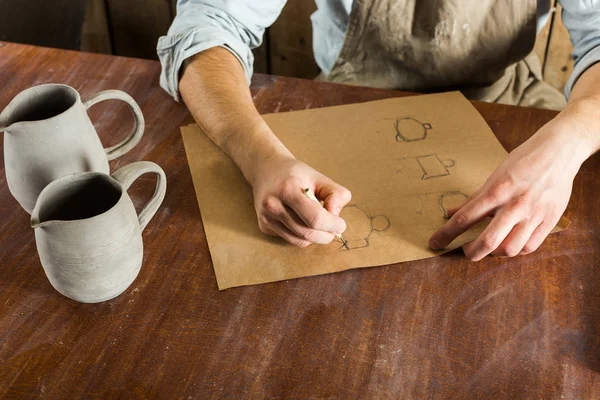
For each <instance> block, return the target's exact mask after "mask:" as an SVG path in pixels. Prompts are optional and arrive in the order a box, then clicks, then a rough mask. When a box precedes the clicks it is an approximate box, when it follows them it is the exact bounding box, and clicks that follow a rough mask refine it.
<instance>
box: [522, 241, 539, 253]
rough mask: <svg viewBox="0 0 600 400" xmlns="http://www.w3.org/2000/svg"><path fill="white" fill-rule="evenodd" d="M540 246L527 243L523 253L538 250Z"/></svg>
mask: <svg viewBox="0 0 600 400" xmlns="http://www.w3.org/2000/svg"><path fill="white" fill-rule="evenodd" d="M538 247H539V246H537V245H535V244H529V243H527V244H526V245H525V247H523V251H522V253H523V254H529V253H533V252H534V251H536V250H537V249H538Z"/></svg>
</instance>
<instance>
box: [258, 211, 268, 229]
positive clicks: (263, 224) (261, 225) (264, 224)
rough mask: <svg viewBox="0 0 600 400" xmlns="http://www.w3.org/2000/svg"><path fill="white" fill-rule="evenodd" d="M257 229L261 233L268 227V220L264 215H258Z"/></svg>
mask: <svg viewBox="0 0 600 400" xmlns="http://www.w3.org/2000/svg"><path fill="white" fill-rule="evenodd" d="M258 227H259V228H260V230H261V231H263V232H264V231H265V230H266V229H268V227H269V219H268V218H267V217H266V216H265V215H260V216H259V217H258Z"/></svg>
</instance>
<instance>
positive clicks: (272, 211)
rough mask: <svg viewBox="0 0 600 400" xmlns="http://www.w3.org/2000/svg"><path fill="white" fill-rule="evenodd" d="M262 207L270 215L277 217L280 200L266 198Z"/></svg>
mask: <svg viewBox="0 0 600 400" xmlns="http://www.w3.org/2000/svg"><path fill="white" fill-rule="evenodd" d="M262 206H263V209H264V210H265V212H266V213H267V214H269V215H277V214H278V213H279V200H278V199H277V198H275V197H271V196H269V197H266V198H265V199H264V200H263V202H262Z"/></svg>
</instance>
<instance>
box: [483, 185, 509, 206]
mask: <svg viewBox="0 0 600 400" xmlns="http://www.w3.org/2000/svg"><path fill="white" fill-rule="evenodd" d="M510 187H511V184H510V182H507V181H502V182H499V183H496V184H495V185H493V186H492V187H490V189H489V190H488V193H487V196H486V197H487V199H488V200H489V201H490V202H492V203H500V202H502V201H503V200H504V199H506V196H507V195H508V193H509V192H510Z"/></svg>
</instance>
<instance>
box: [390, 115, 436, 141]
mask: <svg viewBox="0 0 600 400" xmlns="http://www.w3.org/2000/svg"><path fill="white" fill-rule="evenodd" d="M394 128H395V129H396V142H418V141H421V140H425V139H427V131H429V130H430V129H431V124H429V123H423V122H421V121H419V120H417V119H414V118H411V117H405V118H397V119H396V121H394Z"/></svg>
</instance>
